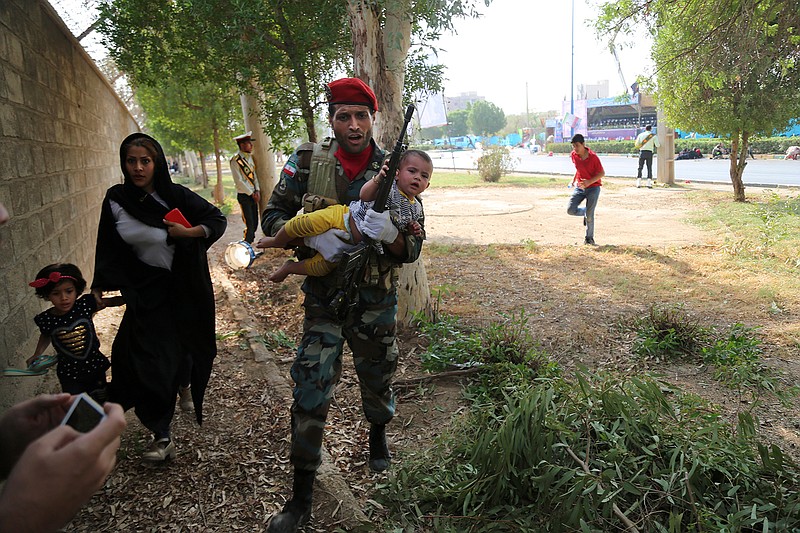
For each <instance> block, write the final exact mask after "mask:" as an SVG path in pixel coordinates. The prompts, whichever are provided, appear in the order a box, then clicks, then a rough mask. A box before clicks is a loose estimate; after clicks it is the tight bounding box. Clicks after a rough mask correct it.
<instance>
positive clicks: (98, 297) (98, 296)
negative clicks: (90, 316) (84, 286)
mask: <svg viewBox="0 0 800 533" xmlns="http://www.w3.org/2000/svg"><path fill="white" fill-rule="evenodd" d="M92 296H94V301H95V302H96V303H97V310H98V311H100V310H101V309H105V308H106V303H105V302H104V301H103V291H101V290H100V289H92Z"/></svg>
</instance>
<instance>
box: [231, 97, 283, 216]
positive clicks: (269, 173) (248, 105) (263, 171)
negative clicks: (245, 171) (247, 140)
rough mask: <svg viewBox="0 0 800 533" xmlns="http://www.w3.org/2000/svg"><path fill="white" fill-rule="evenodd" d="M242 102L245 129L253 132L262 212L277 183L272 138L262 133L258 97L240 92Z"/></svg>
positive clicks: (259, 208) (254, 156)
mask: <svg viewBox="0 0 800 533" xmlns="http://www.w3.org/2000/svg"><path fill="white" fill-rule="evenodd" d="M253 89H254V90H256V91H258V90H259V89H258V87H256V86H255V85H253ZM239 100H240V101H241V103H242V115H244V129H245V131H252V132H253V141H254V142H253V152H252V154H251V155H252V156H253V162H254V163H255V165H256V179H258V187H259V189H261V200H260V202H259V205H258V212H259V213H262V212H263V211H264V209H265V208H266V207H267V201H268V200H269V197H270V194H272V189H273V188H274V187H275V184H276V183H277V179H276V176H275V174H276V173H275V154H274V152H273V151H272V150H273V148H272V139H271V138H270V137H269V135H267V134H266V133H264V126H263V125H262V124H261V113H260V112H259V107H258V99H257V98H256V97H255V96H253V95H251V94H244V93H242V94H241V95H239Z"/></svg>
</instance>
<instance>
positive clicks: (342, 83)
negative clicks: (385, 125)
mask: <svg viewBox="0 0 800 533" xmlns="http://www.w3.org/2000/svg"><path fill="white" fill-rule="evenodd" d="M326 89H327V90H326V93H327V95H328V103H329V104H347V105H365V106H367V107H369V108H370V109H372V110H373V111H377V110H378V99H377V98H376V97H375V93H374V92H372V89H370V88H369V85H367V84H366V83H364V82H363V81H361V80H360V79H358V78H341V79H338V80H335V81H332V82H330V83H329V84H328V85H327V87H326Z"/></svg>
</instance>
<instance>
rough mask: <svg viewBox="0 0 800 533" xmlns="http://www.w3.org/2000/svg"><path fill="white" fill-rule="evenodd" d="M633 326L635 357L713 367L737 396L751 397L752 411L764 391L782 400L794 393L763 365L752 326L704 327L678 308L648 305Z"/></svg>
mask: <svg viewBox="0 0 800 533" xmlns="http://www.w3.org/2000/svg"><path fill="white" fill-rule="evenodd" d="M633 323H634V325H633V327H634V330H635V332H636V339H635V340H634V343H633V352H634V354H636V355H637V356H639V357H641V358H643V359H646V360H652V361H656V362H658V361H670V360H675V359H681V358H690V359H695V360H697V361H698V362H702V363H705V364H707V365H711V366H712V367H713V369H714V379H716V380H718V381H720V382H721V383H723V384H724V385H726V386H727V387H730V388H732V389H735V390H737V391H739V393H740V395H741V394H743V393H744V392H747V393H749V394H750V396H751V399H752V402H751V403H750V407H751V408H752V407H755V405H756V404H757V401H758V399H759V397H760V396H761V395H762V394H763V393H764V392H769V393H772V394H774V395H775V396H776V397H777V398H778V399H781V400H785V399H788V398H790V397H792V396H793V395H795V394H797V392H798V391H797V390H796V389H795V388H789V389H783V388H781V387H780V386H779V380H780V377H781V373H780V372H779V371H777V370H773V369H771V368H769V367H768V366H767V365H766V364H764V361H763V360H762V358H761V356H762V351H761V341H760V340H759V339H758V338H757V337H756V336H755V330H754V329H753V328H748V327H746V326H744V325H743V324H734V325H732V326H731V327H730V330H729V331H720V330H719V329H718V328H713V327H712V328H704V327H701V326H700V325H699V324H697V322H696V321H694V320H693V319H691V318H690V317H689V316H688V315H687V314H686V313H685V312H684V311H683V309H682V308H681V307H680V306H651V307H650V310H649V312H648V314H647V315H646V316H644V317H640V318H636V319H634V321H633Z"/></svg>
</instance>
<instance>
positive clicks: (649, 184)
mask: <svg viewBox="0 0 800 533" xmlns="http://www.w3.org/2000/svg"><path fill="white" fill-rule="evenodd" d="M647 188H648V189H652V188H653V180H647Z"/></svg>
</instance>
